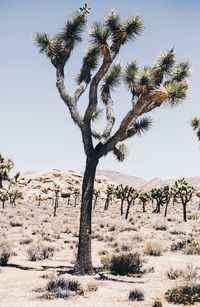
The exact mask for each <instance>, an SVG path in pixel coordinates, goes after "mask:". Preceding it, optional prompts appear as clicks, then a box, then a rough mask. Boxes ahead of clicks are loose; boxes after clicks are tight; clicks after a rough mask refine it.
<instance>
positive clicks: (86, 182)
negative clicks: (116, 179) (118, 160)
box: [74, 156, 98, 275]
mask: <svg viewBox="0 0 200 307" xmlns="http://www.w3.org/2000/svg"><path fill="white" fill-rule="evenodd" d="M97 164H98V159H97V158H96V157H95V156H88V157H87V160H86V168H85V173H84V177H83V184H82V199H81V215H80V230H79V243H78V255H77V260H76V264H75V268H74V271H75V274H79V275H85V274H93V266H92V256H91V239H92V196H93V189H94V180H95V173H96V168H97Z"/></svg>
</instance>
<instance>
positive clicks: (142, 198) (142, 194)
mask: <svg viewBox="0 0 200 307" xmlns="http://www.w3.org/2000/svg"><path fill="white" fill-rule="evenodd" d="M138 199H139V200H140V201H141V203H142V211H143V212H146V204H147V202H148V201H149V200H150V199H151V194H150V193H148V192H145V191H140V192H139V194H138Z"/></svg>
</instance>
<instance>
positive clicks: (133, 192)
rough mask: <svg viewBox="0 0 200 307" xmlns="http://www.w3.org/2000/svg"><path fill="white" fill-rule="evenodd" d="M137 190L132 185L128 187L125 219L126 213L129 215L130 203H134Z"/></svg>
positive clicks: (126, 217)
mask: <svg viewBox="0 0 200 307" xmlns="http://www.w3.org/2000/svg"><path fill="white" fill-rule="evenodd" d="M138 195H139V193H138V191H137V190H136V189H134V188H133V187H129V188H128V192H127V195H126V201H127V209H126V214H125V219H126V220H127V219H128V215H129V211H130V207H131V205H134V202H135V200H136V198H138Z"/></svg>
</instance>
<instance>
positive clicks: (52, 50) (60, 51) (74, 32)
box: [34, 12, 86, 66]
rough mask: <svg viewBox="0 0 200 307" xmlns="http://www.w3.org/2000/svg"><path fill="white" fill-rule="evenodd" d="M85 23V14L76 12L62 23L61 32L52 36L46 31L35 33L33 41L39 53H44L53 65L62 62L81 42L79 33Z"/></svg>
mask: <svg viewBox="0 0 200 307" xmlns="http://www.w3.org/2000/svg"><path fill="white" fill-rule="evenodd" d="M85 24H86V14H85V13H84V12H82V13H80V12H78V13H76V14H75V15H74V16H73V17H71V18H70V19H69V20H68V21H67V22H66V23H65V25H64V27H63V29H62V30H61V32H59V33H58V34H56V35H54V36H50V35H48V34H46V33H36V34H35V36H34V42H35V44H36V45H37V46H38V48H39V51H40V52H41V53H44V54H46V55H47V56H48V57H49V58H50V59H51V61H52V64H53V65H54V66H57V65H58V64H60V62H64V63H65V61H66V60H67V59H68V57H69V56H70V53H71V51H72V49H73V48H74V47H75V46H76V45H77V44H78V43H79V42H81V40H82V39H81V34H82V32H83V30H84V27H85Z"/></svg>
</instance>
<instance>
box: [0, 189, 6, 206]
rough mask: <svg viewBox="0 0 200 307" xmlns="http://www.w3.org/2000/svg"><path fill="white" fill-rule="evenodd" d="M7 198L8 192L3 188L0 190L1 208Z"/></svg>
mask: <svg viewBox="0 0 200 307" xmlns="http://www.w3.org/2000/svg"><path fill="white" fill-rule="evenodd" d="M7 200H8V193H7V192H6V191H4V190H1V191H0V201H1V202H2V209H4V207H5V202H6V201H7Z"/></svg>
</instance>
